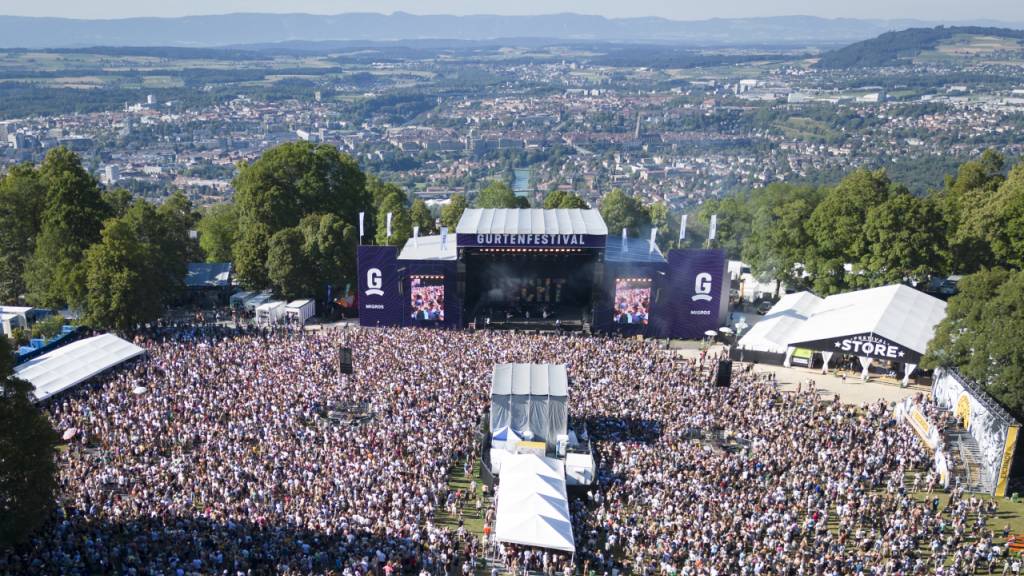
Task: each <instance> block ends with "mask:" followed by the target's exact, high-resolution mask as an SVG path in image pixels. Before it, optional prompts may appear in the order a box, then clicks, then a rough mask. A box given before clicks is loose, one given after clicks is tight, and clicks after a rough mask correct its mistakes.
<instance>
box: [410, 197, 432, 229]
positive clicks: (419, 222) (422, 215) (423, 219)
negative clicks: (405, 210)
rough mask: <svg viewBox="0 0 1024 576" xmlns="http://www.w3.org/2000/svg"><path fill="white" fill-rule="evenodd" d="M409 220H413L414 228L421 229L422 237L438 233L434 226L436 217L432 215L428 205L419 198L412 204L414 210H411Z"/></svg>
mask: <svg viewBox="0 0 1024 576" xmlns="http://www.w3.org/2000/svg"><path fill="white" fill-rule="evenodd" d="M409 218H410V219H411V220H412V225H413V226H419V227H420V236H426V235H428V234H435V233H436V232H437V230H436V229H435V226H434V215H433V214H431V213H430V208H427V203H426V202H424V201H423V200H421V199H419V198H417V199H416V201H414V202H413V203H412V208H411V209H410V210H409Z"/></svg>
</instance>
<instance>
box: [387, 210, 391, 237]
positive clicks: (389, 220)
mask: <svg viewBox="0 0 1024 576" xmlns="http://www.w3.org/2000/svg"><path fill="white" fill-rule="evenodd" d="M387 237H388V238H391V212H388V236H387Z"/></svg>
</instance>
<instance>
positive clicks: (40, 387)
mask: <svg viewBox="0 0 1024 576" xmlns="http://www.w3.org/2000/svg"><path fill="white" fill-rule="evenodd" d="M145 353H146V351H145V350H143V349H142V348H139V347H138V346H136V345H134V344H132V343H131V342H128V341H127V340H122V339H121V338H118V337H117V336H114V335H113V334H101V335H99V336H93V337H92V338H86V339H84V340H79V341H77V342H72V343H71V344H68V345H67V346H62V347H60V348H57V349H56V350H53V351H52V352H47V353H46V354H43V355H42V356H39V357H38V358H33V359H32V360H29V361H28V362H25V363H23V364H21V365H19V366H17V367H16V368H15V369H14V373H15V375H16V376H17V377H18V378H21V379H22V380H26V381H28V382H29V383H31V384H32V387H33V388H34V391H33V395H34V396H35V397H36V400H44V399H46V398H49V397H50V396H53V395H54V394H57V393H59V392H62V391H64V390H67V389H68V388H71V387H73V386H77V385H78V384H81V383H82V382H85V381H86V380H88V379H90V378H92V377H93V376H96V375H97V374H100V373H102V372H104V371H106V370H109V369H110V368H113V367H114V366H117V365H118V364H121V363H123V362H127V361H128V360H131V359H132V358H136V357H138V356H141V355H143V354H145Z"/></svg>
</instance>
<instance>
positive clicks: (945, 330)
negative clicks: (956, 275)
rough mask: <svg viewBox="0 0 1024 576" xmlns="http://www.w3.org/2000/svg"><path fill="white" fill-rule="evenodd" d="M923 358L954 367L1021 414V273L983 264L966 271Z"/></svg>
mask: <svg viewBox="0 0 1024 576" xmlns="http://www.w3.org/2000/svg"><path fill="white" fill-rule="evenodd" d="M958 288H959V293H958V294H957V295H956V296H954V297H952V298H950V300H949V305H948V307H947V308H946V317H945V319H943V320H942V322H939V324H938V326H936V328H935V337H934V338H933V339H932V341H931V342H930V343H929V344H928V351H927V353H926V354H925V356H924V358H923V359H922V361H921V365H922V366H923V367H925V368H927V369H934V368H938V367H941V366H946V367H952V368H956V369H958V370H959V371H960V373H961V374H963V375H964V376H966V377H968V378H970V379H972V380H974V381H976V382H978V383H979V384H981V385H982V386H984V387H985V389H986V390H987V391H988V392H989V393H990V394H991V395H992V396H993V397H995V398H996V400H998V401H999V402H1001V403H1002V404H1003V405H1004V406H1006V407H1007V408H1008V409H1009V410H1010V411H1011V412H1013V413H1015V414H1016V415H1017V416H1018V417H1020V416H1022V415H1024V387H1022V386H1021V385H1020V383H1021V382H1022V381H1024V348H1021V347H1020V344H1019V339H1020V335H1021V334H1024V272H1021V271H1008V270H1005V269H1001V268H995V269H985V270H981V271H979V272H976V273H974V274H970V275H968V276H964V277H963V278H962V279H961V280H960V282H959V284H958Z"/></svg>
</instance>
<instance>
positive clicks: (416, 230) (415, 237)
mask: <svg viewBox="0 0 1024 576" xmlns="http://www.w3.org/2000/svg"><path fill="white" fill-rule="evenodd" d="M412 243H413V244H415V245H416V247H417V248H419V246H420V227H419V226H413V227H412Z"/></svg>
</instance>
